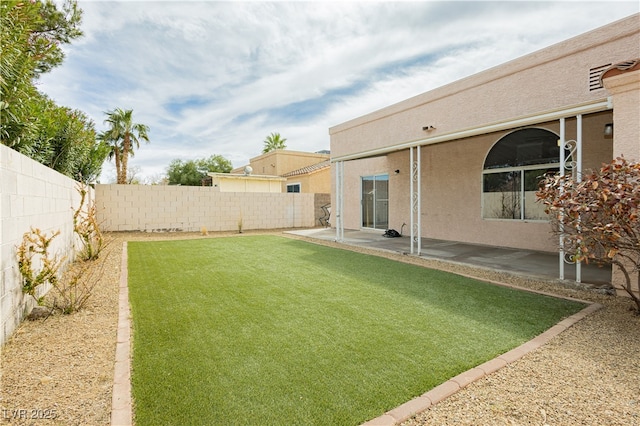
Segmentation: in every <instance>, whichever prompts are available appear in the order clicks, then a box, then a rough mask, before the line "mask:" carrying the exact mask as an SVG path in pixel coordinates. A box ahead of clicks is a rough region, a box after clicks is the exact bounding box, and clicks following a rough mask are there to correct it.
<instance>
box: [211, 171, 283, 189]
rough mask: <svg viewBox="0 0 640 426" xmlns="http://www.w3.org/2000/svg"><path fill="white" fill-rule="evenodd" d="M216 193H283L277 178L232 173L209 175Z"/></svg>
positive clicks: (281, 179)
mask: <svg viewBox="0 0 640 426" xmlns="http://www.w3.org/2000/svg"><path fill="white" fill-rule="evenodd" d="M209 176H210V177H211V185H212V186H213V188H214V191H216V192H283V191H282V183H283V182H284V181H285V180H286V179H284V178H281V177H279V176H260V175H250V174H246V175H245V174H234V173H209Z"/></svg>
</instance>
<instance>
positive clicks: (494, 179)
mask: <svg viewBox="0 0 640 426" xmlns="http://www.w3.org/2000/svg"><path fill="white" fill-rule="evenodd" d="M559 163H560V148H559V147H558V136H557V135H555V134H554V133H552V132H550V131H548V130H544V129H536V128H531V129H521V130H516V131H515V132H512V133H510V134H508V135H506V136H505V137H503V138H502V139H500V140H499V141H498V142H496V144H495V145H493V147H492V148H491V150H490V151H489V153H488V154H487V158H486V159H485V162H484V171H483V173H482V217H483V218H485V219H512V220H545V219H546V218H547V217H546V214H545V212H544V206H543V205H541V204H540V203H536V195H535V193H536V190H537V189H538V183H539V182H540V180H541V179H542V178H543V177H544V175H545V174H546V173H555V172H557V171H558V170H559Z"/></svg>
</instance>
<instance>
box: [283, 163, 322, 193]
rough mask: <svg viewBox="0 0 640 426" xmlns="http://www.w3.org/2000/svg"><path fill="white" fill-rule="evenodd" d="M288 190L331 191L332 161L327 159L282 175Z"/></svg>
mask: <svg viewBox="0 0 640 426" xmlns="http://www.w3.org/2000/svg"><path fill="white" fill-rule="evenodd" d="M282 177H283V178H286V179H287V181H286V182H285V185H286V192H313V193H316V194H317V193H324V194H329V193H331V162H330V161H329V160H325V161H323V162H321V163H316V164H312V165H310V166H306V167H303V168H301V169H298V170H293V171H291V172H288V173H285V174H283V175H282Z"/></svg>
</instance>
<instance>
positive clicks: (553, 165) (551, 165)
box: [480, 127, 560, 222]
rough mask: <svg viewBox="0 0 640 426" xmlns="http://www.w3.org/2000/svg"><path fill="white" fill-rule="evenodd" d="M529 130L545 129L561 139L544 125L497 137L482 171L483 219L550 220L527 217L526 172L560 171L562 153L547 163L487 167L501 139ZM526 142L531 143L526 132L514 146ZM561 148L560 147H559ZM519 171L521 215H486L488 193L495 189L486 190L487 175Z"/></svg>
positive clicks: (517, 130)
mask: <svg viewBox="0 0 640 426" xmlns="http://www.w3.org/2000/svg"><path fill="white" fill-rule="evenodd" d="M527 130H537V131H539V130H543V131H545V132H548V133H549V136H553V137H554V138H556V139H558V140H559V138H560V137H559V136H558V134H557V133H555V132H553V131H551V130H549V129H546V128H544V127H526V128H522V129H516V130H513V131H511V132H509V133H506V134H504V135H503V136H501V137H500V138H499V139H497V140H496V141H495V142H494V143H493V144H492V145H491V147H490V148H489V150H488V151H487V154H486V155H485V158H484V161H483V163H482V173H481V175H480V217H481V218H482V220H503V221H519V222H548V221H549V219H540V218H527V217H526V213H527V203H526V196H527V192H530V191H526V188H525V185H526V178H525V176H526V172H527V171H531V170H542V169H546V170H547V171H552V170H553V171H555V172H559V171H560V155H558V158H557V161H553V162H545V163H538V164H523V165H517V166H507V167H495V166H494V167H489V168H487V167H486V164H487V160H488V159H489V157H490V155H491V151H492V150H493V149H494V148H495V147H496V145H498V144H499V143H500V142H501V141H504V139H505V138H508V137H510V136H512V135H513V134H514V133H516V132H524V131H527ZM526 143H530V142H527V136H526V133H524V134H523V139H522V143H518V144H516V146H515V147H514V149H516V150H517V148H518V146H519V145H524V144H526ZM547 146H548V145H547ZM559 149H560V148H559ZM548 159H549V157H546V158H544V160H548ZM514 172H517V173H518V175H519V179H520V182H519V183H520V185H519V188H518V190H517V193H518V209H519V213H520V214H519V217H518V218H510V217H491V216H488V215H486V212H485V208H487V205H486V202H487V200H486V198H485V197H486V195H485V194H488V193H493V192H494V191H486V192H485V176H487V175H491V174H498V173H514ZM495 192H500V191H495ZM504 193H506V191H504Z"/></svg>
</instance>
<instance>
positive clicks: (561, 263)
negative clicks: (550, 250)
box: [558, 118, 565, 280]
mask: <svg viewBox="0 0 640 426" xmlns="http://www.w3.org/2000/svg"><path fill="white" fill-rule="evenodd" d="M564 142H565V122H564V118H561V119H560V140H559V141H558V146H560V177H561V178H562V177H564V168H565V158H564ZM560 191H562V187H560ZM560 215H561V216H560V241H559V242H560V253H559V265H558V266H559V267H560V276H559V278H560V279H561V280H564V234H563V232H562V231H563V226H562V213H560Z"/></svg>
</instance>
